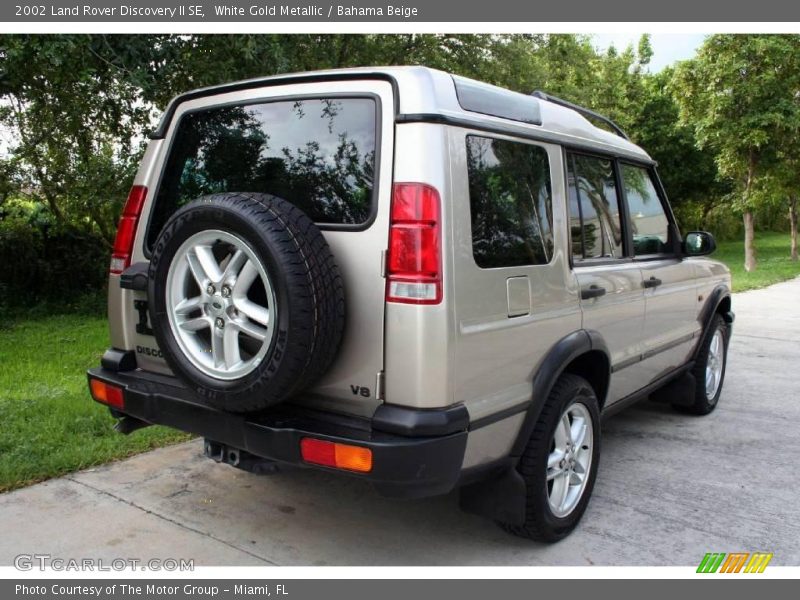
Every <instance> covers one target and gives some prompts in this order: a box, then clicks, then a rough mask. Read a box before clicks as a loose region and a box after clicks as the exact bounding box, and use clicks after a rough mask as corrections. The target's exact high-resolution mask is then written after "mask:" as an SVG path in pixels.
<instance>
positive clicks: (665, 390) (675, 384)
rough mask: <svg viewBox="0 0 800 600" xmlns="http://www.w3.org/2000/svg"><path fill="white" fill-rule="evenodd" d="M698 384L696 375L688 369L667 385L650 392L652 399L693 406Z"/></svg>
mask: <svg viewBox="0 0 800 600" xmlns="http://www.w3.org/2000/svg"><path fill="white" fill-rule="evenodd" d="M696 385H697V383H696V380H695V377H694V375H692V373H691V371H687V372H686V373H684V374H683V375H681V376H680V377H678V378H677V379H674V380H672V381H670V382H669V383H668V384H667V385H665V386H663V387H660V388H658V389H657V390H655V391H654V392H653V393H652V394H650V400H652V401H653V402H663V403H666V404H676V405H678V406H691V405H692V404H694V393H695V389H696Z"/></svg>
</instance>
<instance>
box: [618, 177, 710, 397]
mask: <svg viewBox="0 0 800 600" xmlns="http://www.w3.org/2000/svg"><path fill="white" fill-rule="evenodd" d="M620 174H621V179H622V187H623V191H624V196H625V201H626V203H627V207H628V214H629V215H630V233H631V242H632V248H633V255H634V257H635V262H636V264H638V265H639V266H640V267H641V269H642V277H643V286H644V298H645V320H644V336H643V338H644V340H643V344H644V345H643V348H642V350H643V352H642V354H643V356H642V359H643V361H642V370H643V371H644V372H645V373H646V374H647V378H648V383H649V382H650V381H654V380H656V379H658V378H659V377H662V376H663V375H665V374H666V373H668V372H669V371H671V370H673V369H675V368H677V367H679V366H681V365H683V364H684V363H685V362H686V360H687V359H688V356H689V353H690V351H691V350H692V348H693V347H694V344H695V342H696V340H695V337H696V336H697V335H698V334H699V333H700V326H699V323H698V322H697V318H696V315H697V311H698V308H699V306H698V296H697V293H696V274H695V266H694V264H693V263H692V261H689V260H684V259H683V258H682V257H681V256H680V255H679V254H678V252H677V248H678V245H677V243H676V242H677V240H676V239H675V236H676V235H677V231H678V230H677V227H676V226H674V222H673V221H672V217H671V212H670V211H669V210H668V208H667V204H666V199H665V198H664V197H663V195H661V194H659V193H658V190H659V187H658V186H657V182H656V180H655V178H654V174H653V171H652V170H651V169H649V168H647V167H644V166H640V165H635V164H628V163H621V164H620Z"/></svg>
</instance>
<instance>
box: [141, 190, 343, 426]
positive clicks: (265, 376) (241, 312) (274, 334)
mask: <svg viewBox="0 0 800 600" xmlns="http://www.w3.org/2000/svg"><path fill="white" fill-rule="evenodd" d="M148 275H149V288H148V297H149V307H150V317H151V322H152V324H153V331H154V334H155V337H156V341H157V342H158V345H159V348H160V349H161V351H162V352H163V354H164V358H165V360H166V361H167V364H168V365H169V366H170V368H171V369H172V370H173V372H174V373H175V374H176V375H177V376H178V377H180V378H181V379H182V380H183V381H184V382H186V384H187V385H188V386H189V387H190V388H191V389H193V390H194V391H195V392H196V393H197V394H198V395H199V396H201V397H203V398H205V399H206V400H207V401H208V403H209V404H212V405H214V406H216V407H218V408H220V409H222V410H226V411H230V412H254V411H258V410H261V409H264V408H266V407H268V406H271V405H274V404H276V403H278V402H281V401H282V400H284V399H286V398H288V397H289V396H291V395H292V394H294V393H297V392H298V391H300V390H302V389H303V388H305V387H308V386H309V385H311V384H313V383H314V382H315V381H316V380H317V379H318V378H319V377H320V376H321V375H322V374H323V373H324V372H325V371H326V370H327V369H328V367H329V366H330V364H331V362H332V361H333V359H334V357H335V356H336V352H337V350H338V348H339V344H340V342H341V338H342V333H343V331H344V287H343V283H342V278H341V276H340V274H339V269H338V267H337V266H336V263H335V262H334V258H333V255H332V253H331V251H330V248H329V247H328V244H327V243H326V241H325V238H324V237H323V236H322V233H321V232H320V230H319V229H318V228H317V226H316V225H315V224H314V223H313V222H312V221H311V219H309V218H308V216H306V215H305V213H303V212H302V211H301V210H300V209H299V208H297V207H296V206H294V205H293V204H291V203H289V202H287V201H285V200H282V199H280V198H277V197H275V196H270V195H268V194H255V193H224V194H214V195H210V196H203V197H201V198H198V199H197V200H194V201H193V202H191V203H190V204H187V205H186V206H184V207H183V208H181V209H180V210H178V211H177V212H176V213H175V214H174V215H172V217H170V219H169V220H168V221H167V223H166V225H164V228H163V229H162V231H161V233H160V235H159V237H158V240H157V242H156V244H155V247H154V249H153V254H152V256H151V259H150V269H149V273H148ZM237 286H238V287H237Z"/></svg>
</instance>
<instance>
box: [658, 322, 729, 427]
mask: <svg viewBox="0 0 800 600" xmlns="http://www.w3.org/2000/svg"><path fill="white" fill-rule="evenodd" d="M728 333H729V332H728V324H727V323H726V322H725V319H723V318H722V316H721V315H719V314H716V315H714V319H713V320H712V321H711V329H710V330H709V332H708V335H707V336H706V338H705V339H704V340H703V342H702V344H703V345H702V346H701V348H700V351H699V352H698V354H697V360H696V361H695V364H694V368H693V369H692V375H693V376H694V380H695V387H694V390H693V394H694V395H693V398H692V399H691V402H690V403H689V404H673V405H672V407H673V408H674V409H675V410H677V411H678V412H682V413H688V414H692V415H707V414H709V413H711V412H713V411H714V409H715V408H717V404H719V397H720V395H721V394H722V384H723V382H724V381H725V368H726V367H727V364H728Z"/></svg>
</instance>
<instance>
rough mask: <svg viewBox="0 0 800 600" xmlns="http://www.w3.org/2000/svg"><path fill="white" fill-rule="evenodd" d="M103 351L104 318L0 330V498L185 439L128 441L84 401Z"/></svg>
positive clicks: (147, 432)
mask: <svg viewBox="0 0 800 600" xmlns="http://www.w3.org/2000/svg"><path fill="white" fill-rule="evenodd" d="M107 347H108V329H107V325H106V319H105V317H91V316H86V315H61V316H50V317H42V318H38V319H33V320H16V321H12V322H11V324H10V325H8V326H6V327H2V328H0V492H3V491H7V490H10V489H13V488H16V487H20V486H23V485H27V484H30V483H34V482H36V481H41V480H43V479H48V478H50V477H54V476H57V475H61V474H64V473H68V472H70V471H75V470H77V469H82V468H84V467H88V466H90V465H96V464H100V463H105V462H108V461H112V460H116V459H120V458H124V457H126V456H130V455H132V454H136V453H139V452H143V451H145V450H149V449H151V448H155V447H158V446H163V445H166V444H169V443H174V442H178V441H182V440H186V439H189V436H188V435H186V434H183V433H179V432H177V431H174V430H170V429H166V428H161V427H148V428H146V429H144V430H141V431H137V432H135V433H134V434H132V435H130V436H123V435H121V434H119V433H116V432H115V431H114V430H113V429H112V426H113V425H114V419H113V418H112V417H111V415H110V414H109V412H108V409H106V408H105V407H103V406H100V405H99V404H96V403H95V402H94V401H92V399H91V398H90V396H89V391H88V387H87V383H86V369H87V368H89V367H93V366H96V365H98V364H99V363H100V356H101V355H102V353H103V351H104V350H105V349H106V348H107Z"/></svg>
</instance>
